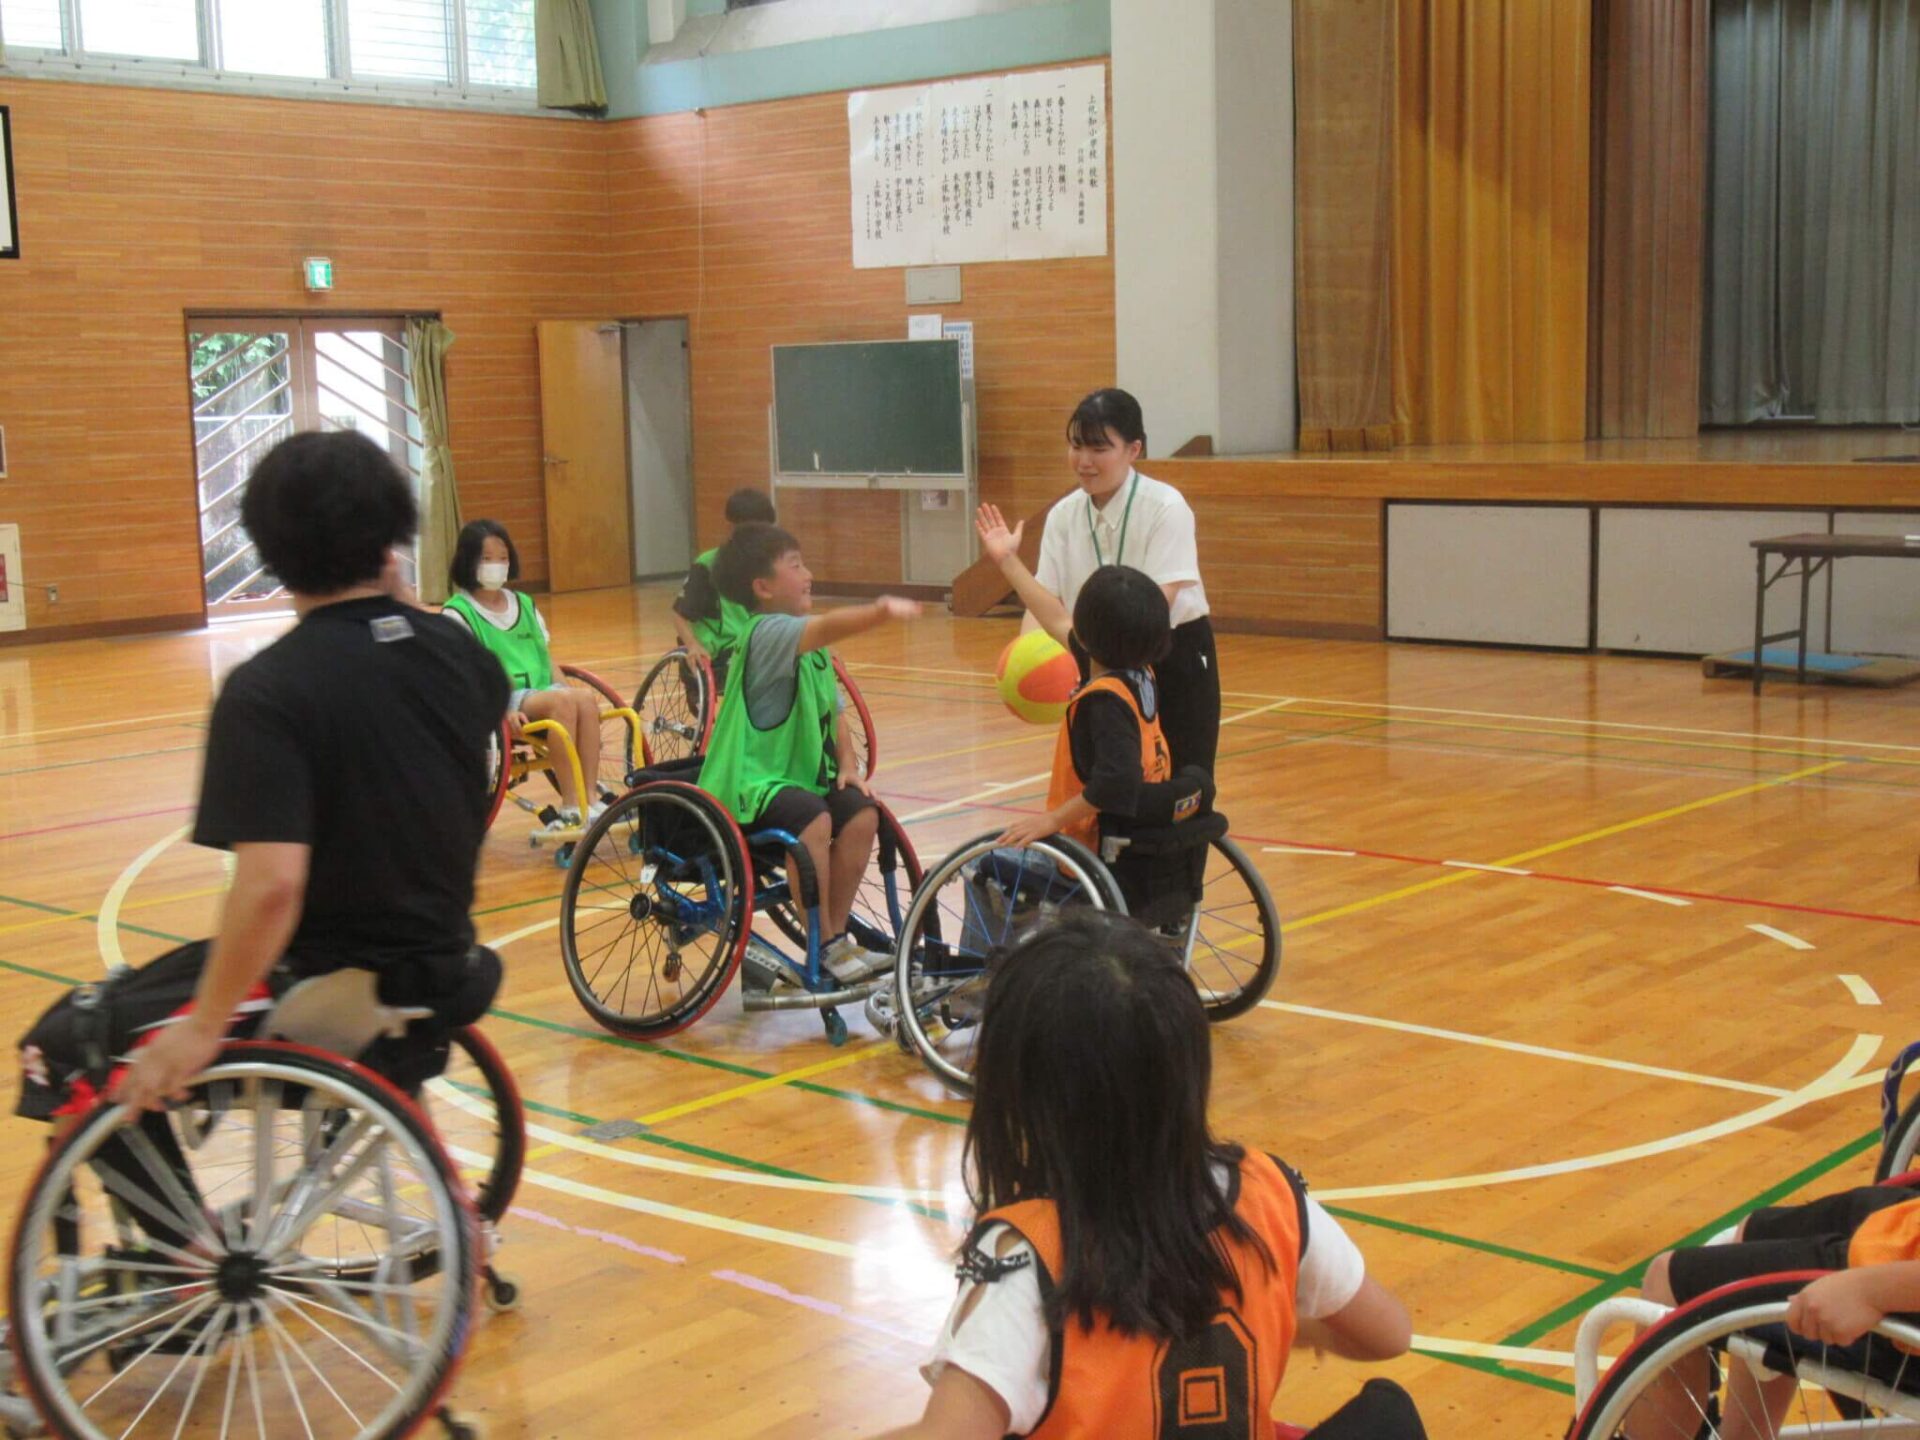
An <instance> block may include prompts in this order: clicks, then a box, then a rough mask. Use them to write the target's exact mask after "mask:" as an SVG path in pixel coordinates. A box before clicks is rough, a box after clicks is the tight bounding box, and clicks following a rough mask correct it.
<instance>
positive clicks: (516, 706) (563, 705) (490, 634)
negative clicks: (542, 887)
mask: <svg viewBox="0 0 1920 1440" xmlns="http://www.w3.org/2000/svg"><path fill="white" fill-rule="evenodd" d="M447 577H448V579H449V580H450V581H452V584H453V592H454V593H453V594H452V595H451V596H449V597H448V598H447V604H446V608H445V609H444V610H443V611H442V612H441V613H442V614H444V615H445V616H446V617H447V618H448V619H449V620H452V621H454V622H455V623H457V624H459V625H462V626H464V627H465V628H466V629H467V630H468V631H469V632H470V633H471V634H472V635H473V637H474V638H475V639H476V640H478V641H479V642H480V643H481V644H482V645H484V646H486V648H487V649H489V650H491V651H492V652H493V653H494V656H495V657H496V658H497V659H498V660H499V661H500V664H501V666H502V667H503V668H504V669H505V670H506V672H507V680H508V682H509V683H510V684H511V685H512V686H513V694H512V697H511V698H510V699H509V700H508V701H507V720H508V723H509V724H510V725H511V726H512V727H513V733H514V735H515V736H516V737H517V736H518V735H519V734H520V731H521V728H522V727H523V726H525V725H526V724H527V723H528V722H529V721H533V720H557V721H559V723H560V724H562V725H564V726H566V727H567V733H568V734H569V735H571V736H572V737H573V745H574V749H575V750H577V751H578V752H579V754H580V773H581V774H583V775H588V776H592V775H597V774H598V773H599V770H600V702H599V697H598V696H597V695H595V694H594V693H593V692H592V691H591V690H585V689H578V688H576V687H574V686H571V685H568V684H567V683H566V682H565V681H562V680H558V679H557V678H556V673H555V668H554V664H553V657H552V656H551V655H550V654H549V653H548V652H547V622H546V621H545V620H542V619H541V618H540V612H539V611H538V610H536V609H535V608H534V605H533V601H532V600H530V599H529V598H527V596H525V595H522V594H521V593H520V592H519V591H517V590H509V589H508V588H507V585H508V582H510V581H513V580H517V579H518V578H519V577H520V552H519V551H517V550H515V549H514V547H513V537H512V536H510V535H508V534H507V527H506V526H504V525H502V524H501V523H500V522H499V521H498V520H475V521H472V522H471V523H469V524H468V525H466V526H464V527H463V528H462V529H461V531H460V539H459V540H458V541H457V542H456V543H455V545H454V547H453V563H452V564H451V565H449V566H448V567H447ZM550 773H551V774H552V776H553V781H554V784H555V785H557V786H558V787H559V789H560V813H559V814H558V815H556V816H555V817H554V818H553V819H552V820H550V821H549V822H547V827H546V828H547V829H548V830H550V831H555V832H559V831H569V830H578V829H579V828H580V827H581V826H582V825H583V824H591V823H592V822H593V820H594V819H596V818H597V817H598V816H599V814H600V812H601V811H602V810H603V809H605V808H606V807H605V805H604V804H602V803H601V802H599V801H598V800H595V799H593V798H592V797H588V799H589V804H588V808H587V810H586V813H585V815H584V816H583V815H582V813H581V808H580V802H581V797H580V796H579V795H577V794H576V793H574V784H573V776H572V774H571V773H570V772H569V770H568V767H567V766H565V765H556V766H554V767H553V769H552V770H551V772H550Z"/></svg>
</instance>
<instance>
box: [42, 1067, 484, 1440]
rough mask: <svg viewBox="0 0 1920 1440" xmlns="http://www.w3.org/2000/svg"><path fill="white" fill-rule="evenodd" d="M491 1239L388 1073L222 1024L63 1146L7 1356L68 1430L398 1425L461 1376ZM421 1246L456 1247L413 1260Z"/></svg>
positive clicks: (332, 1429) (209, 1432) (136, 1432)
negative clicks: (194, 1051)
mask: <svg viewBox="0 0 1920 1440" xmlns="http://www.w3.org/2000/svg"><path fill="white" fill-rule="evenodd" d="M76 1236H77V1237H78V1243H75V1237H76ZM62 1237H65V1243H62ZM477 1247H478V1235H477V1225H476V1223H475V1219H474V1215H473V1212H472V1210H471V1209H470V1208H469V1206H468V1205H467V1203H466V1201H465V1199H464V1197H463V1194H462V1191H461V1187H460V1184H459V1181H458V1179H457V1177H456V1176H455V1174H454V1172H453V1168H452V1166H451V1165H450V1164H449V1162H448V1160H447V1157H446V1156H445V1154H444V1153H443V1152H442V1151H441V1149H440V1147H439V1145H438V1143H437V1142H436V1141H435V1140H434V1138H433V1134H432V1131H431V1129H430V1128H429V1127H428V1125H427V1122H426V1120H425V1118H424V1117H423V1116H422V1115H421V1114H420V1113H419V1111H417V1110H416V1109H415V1108H414V1107H413V1106H412V1105H411V1104H409V1103H408V1101H407V1100H406V1098H405V1097H404V1096H402V1095H401V1094H400V1093H399V1092H398V1091H397V1090H395V1089H393V1088H392V1087H391V1086H390V1085H388V1084H387V1083H386V1082H385V1081H383V1080H381V1079H379V1078H378V1077H377V1076H374V1075H373V1074H372V1073H371V1072H369V1071H366V1070H364V1069H361V1068H360V1067H358V1066H354V1065H351V1064H348V1063H347V1062H345V1061H341V1060H337V1059H334V1058H332V1057H330V1056H326V1055H322V1054H320V1053H318V1052H316V1051H312V1050H307V1049H303V1048H301V1047H298V1046H291V1045H280V1044H265V1043H256V1042H246V1043H239V1044H232V1045H228V1046H227V1047H226V1048H225V1049H223V1050H222V1051H221V1054H220V1057H219V1059H218V1060H217V1061H216V1062H215V1064H214V1065H213V1066H211V1067H210V1068H209V1069H208V1070H207V1071H206V1072H205V1073H204V1074H203V1075H201V1076H200V1077H199V1078H197V1079H196V1080H195V1081H194V1082H193V1085H192V1087H191V1098H190V1099H189V1100H188V1101H186V1102H185V1103H184V1104H182V1105H180V1106H178V1107H176V1108H175V1109H173V1110H171V1111H169V1112H167V1113H165V1114H162V1115H152V1116H146V1117H140V1116H135V1115H133V1114H130V1113H129V1112H128V1111H127V1110H126V1109H124V1108H123V1107H121V1106H117V1105H102V1106H100V1107H98V1108H96V1109H95V1110H94V1111H92V1112H91V1113H90V1114H89V1115H87V1116H86V1117H85V1118H84V1119H83V1120H82V1121H81V1122H80V1123H79V1125H78V1126H76V1127H75V1129H74V1130H73V1131H72V1132H71V1133H70V1134H69V1135H68V1136H67V1137H66V1138H65V1139H64V1140H62V1141H61V1142H59V1143H58V1144H57V1145H55V1146H54V1147H53V1148H52V1149H51V1150H50V1151H49V1152H48V1155H47V1158H46V1161H45V1163H44V1164H43V1165H42V1166H41V1169H40V1173H39V1174H38V1176H37V1177H36V1178H35V1180H34V1182H33V1185H32V1187H31V1188H30V1189H29V1191H28V1194H27V1199H26V1207H25V1211H24V1213H23V1214H22V1216H21V1220H20V1224H19V1228H18V1230H17V1231H16V1232H15V1235H14V1240H13V1255H12V1262H13V1263H12V1269H11V1273H10V1275H9V1279H8V1290H9V1304H10V1308H11V1321H12V1326H11V1339H12V1343H13V1346H14V1352H15V1357H16V1361H17V1366H16V1368H17V1371H18V1375H19V1378H20V1380H21V1381H22V1382H23V1383H24V1385H25V1387H26V1390H27V1393H28V1395H29V1396H30V1397H31V1399H32V1400H33V1403H34V1405H35V1407H36V1408H37V1409H38V1410H39V1412H40V1413H41V1415H42V1416H43V1417H44V1418H45V1420H46V1422H47V1425H48V1428H49V1430H50V1431H51V1432H52V1433H53V1434H55V1435H58V1436H62V1437H65V1440H83V1437H84V1440H107V1437H110V1436H111V1437H127V1440H141V1437H147V1436H152V1437H156V1440H161V1437H168V1436H174V1437H178V1436H182V1435H189V1434H190V1435H194V1436H208V1437H211V1436H214V1435H222V1436H224V1435H228V1434H239V1433H242V1432H243V1431H244V1432H245V1433H247V1434H250V1435H255V1434H257V1435H259V1436H261V1437H263V1440H277V1437H285V1440H295V1437H304V1440H376V1437H379V1440H385V1437H397V1436H401V1435H404V1434H406V1433H407V1432H408V1431H410V1430H412V1429H413V1428H414V1427H415V1426H416V1425H417V1424H418V1423H419V1422H420V1421H421V1420H422V1419H423V1418H424V1417H425V1416H427V1415H428V1414H430V1413H432V1412H433V1411H434V1410H435V1409H436V1408H437V1406H438V1404H439V1401H440V1398H441V1396H442V1394H443V1393H444V1391H445V1390H446V1388H447V1386H448V1384H449V1383H450V1382H451V1380H452V1377H453V1372H454V1369H455V1367H456V1365H457V1364H458V1362H459V1359H460V1354H461V1351H462V1350H463V1348H464V1346H465V1344H466V1340H467V1336H468V1332H469V1328H470V1326H471V1323H472V1309H473V1295H474V1278H475V1274H476V1271H477V1267H478V1263H479V1252H478V1248H477ZM423 1250H431V1251H432V1252H433V1253H434V1254H435V1255H440V1256H453V1257H455V1263H452V1264H449V1265H445V1266H438V1265H436V1266H434V1267H432V1269H431V1273H421V1271H420V1270H419V1269H418V1268H417V1267H416V1266H415V1264H414V1261H413V1257H414V1256H415V1255H417V1254H419V1253H421V1252H422V1251H423ZM349 1268H351V1269H354V1270H358V1271H362V1272H364V1273H366V1274H367V1275H369V1276H371V1277H372V1278H368V1279H349V1278H345V1277H344V1271H345V1270H347V1269H349ZM343 1352H344V1353H343Z"/></svg>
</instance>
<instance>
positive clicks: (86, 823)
mask: <svg viewBox="0 0 1920 1440" xmlns="http://www.w3.org/2000/svg"><path fill="white" fill-rule="evenodd" d="M191 809H193V806H191V805H162V806H161V807H160V808H159V809H157V810H133V811H130V812H128V813H127V814H125V815H101V816H97V817H96V818H94V819H92V820H70V821H68V822H66V823H65V824H62V825H42V826H40V828H39V829H37V830H13V831H9V832H8V833H7V834H5V835H0V841H7V840H30V839H32V838H33V837H34V836H35V835H57V834H59V833H60V832H61V831H63V830H91V829H93V828H94V827H95V826H96V825H119V824H121V823H122V822H124V821H127V820H151V819H152V818H153V817H154V816H155V815H178V814H179V813H180V812H181V811H182V810H191Z"/></svg>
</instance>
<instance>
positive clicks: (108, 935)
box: [94, 825, 193, 972]
mask: <svg viewBox="0 0 1920 1440" xmlns="http://www.w3.org/2000/svg"><path fill="white" fill-rule="evenodd" d="M192 828H193V827H192V826H190V825H182V826H181V827H180V828H179V829H178V830H169V831H168V832H167V833H166V834H165V835H162V836H161V837H160V838H159V839H158V840H156V841H154V842H153V844H151V845H149V846H148V847H147V848H146V849H144V850H142V851H141V852H140V853H139V854H138V855H136V856H135V857H134V858H133V860H132V861H131V862H130V863H129V864H128V865H127V868H126V869H124V870H122V871H121V872H120V876H119V878H118V879H116V880H115V881H114V882H113V884H111V885H109V886H108V887H107V895H106V898H105V899H104V900H102V901H101V902H100V909H99V910H98V911H97V912H95V917H94V940H95V943H96V944H97V945H98V946H99V947H100V959H101V962H102V963H103V964H104V965H105V966H106V968H107V970H108V971H109V972H111V971H112V970H113V969H114V968H115V967H117V966H121V965H124V964H126V963H127V954H126V951H124V950H122V949H121V948H120V907H121V905H122V904H123V903H124V902H125V901H126V898H127V891H129V890H131V889H132V888H133V882H134V881H135V880H138V879H139V878H140V872H141V871H142V870H145V869H146V868H147V866H149V865H151V864H152V863H153V862H154V861H155V860H157V859H159V858H160V855H161V853H162V852H163V851H165V850H166V848H167V847H168V846H169V845H171V844H173V842H174V841H176V840H178V839H180V838H181V837H182V836H183V835H185V834H186V833H187V832H188V831H189V830H191V829H192Z"/></svg>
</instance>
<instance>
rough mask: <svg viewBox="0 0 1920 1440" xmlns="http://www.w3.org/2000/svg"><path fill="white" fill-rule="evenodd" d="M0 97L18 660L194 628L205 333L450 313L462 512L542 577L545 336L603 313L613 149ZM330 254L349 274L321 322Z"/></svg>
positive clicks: (590, 143)
mask: <svg viewBox="0 0 1920 1440" xmlns="http://www.w3.org/2000/svg"><path fill="white" fill-rule="evenodd" d="M0 99H4V100H5V101H6V103H7V104H9V105H10V106H12V107H13V117H12V118H13V147H14V164H15V170H16V172H17V177H18V188H19V198H20V228H21V248H22V258H21V259H20V260H18V261H8V262H0V425H4V426H5V427H6V430H7V439H8V451H9V463H10V466H11V469H12V475H11V478H9V479H8V480H6V481H3V482H0V519H6V520H11V521H17V522H18V523H19V525H20V527H21V548H22V563H23V567H24V569H25V571H26V577H27V580H28V591H27V595H28V624H29V629H28V630H27V631H26V632H25V634H24V636H23V637H22V638H28V639H31V638H39V637H43V636H45V635H47V634H48V633H49V632H54V633H57V632H58V631H59V630H65V629H68V628H69V627H74V628H81V627H87V628H91V627H97V626H103V625H104V626H121V625H126V624H128V623H131V622H138V621H149V622H151V621H153V620H155V619H156V618H158V617H193V616H197V615H198V614H199V613H200V610H201V603H200V581H199V563H200V562H199V545H198V539H197V534H196V526H195V516H194V502H193V453H192V439H191V427H190V425H189V421H188V412H187V405H188V401H187V387H186V375H185V369H186V348H185V329H186V324H185V319H184V317H185V315H186V313H187V312H188V311H208V310H226V311H291V312H316V313H318V312H327V311H331V312H335V313H342V312H345V313H352V312H363V313H364V312H368V311H384V312H393V311H402V310H410V311H419V310H438V311H440V312H441V313H442V314H443V316H444V317H445V319H446V322H447V324H448V326H449V327H450V328H451V329H452V330H453V331H454V333H455V334H456V335H457V336H458V337H459V339H458V343H457V344H456V345H455V347H454V349H453V351H452V354H451V356H450V357H449V360H448V390H449V404H450V411H451V414H450V427H451V430H452V440H453V452H454V461H455V466H456V471H457V474H458V476H459V481H460V488H461V495H462V499H463V502H464V505H465V508H466V513H467V514H468V515H480V514H492V515H495V516H497V517H498V518H499V519H501V520H502V521H504V522H505V523H506V524H507V525H508V526H509V527H511V528H512V530H513V531H514V535H515V538H516V540H517V541H518V542H519V545H520V549H521V554H522V556H523V557H524V559H525V560H526V562H527V569H528V572H529V574H530V576H531V577H532V578H534V579H539V578H541V577H543V576H544V574H545V569H546V563H545V556H544V553H543V541H542V515H541V510H540V416H539V392H538V385H537V369H536V361H535V353H534V344H533V323H534V321H535V320H539V319H548V318H557V317H562V316H569V315H584V314H591V313H594V312H595V311H596V310H597V308H598V307H599V306H600V305H601V303H602V301H603V299H604V296H605V292H606V283H605V282H606V273H607V272H606V261H605V258H604V254H603V246H602V244H601V243H600V242H601V241H602V240H603V239H604V236H605V233H606V223H607V208H606V205H607V187H606V173H605V165H604V161H603V153H604V140H603V138H602V135H601V134H600V132H599V129H598V128H597V127H595V126H593V125H589V124H585V123H581V122H577V121H572V120H560V119H552V120H549V119H541V118H529V117H521V116H495V115H486V114H479V113H475V112H472V111H439V110H410V109H400V108H396V107H393V106H374V105H345V104H335V103H319V102H310V101H308V102H303V101H288V100H267V99H258V98H253V97H245V96H236V95H209V94H199V93H191V92H180V91H159V90H139V89H133V88H130V87H125V86H91V85H80V84H68V83H62V82H47V81H42V82H12V81H10V82H9V83H8V84H7V85H6V87H5V89H4V91H0ZM312 254H324V255H329V256H331V257H332V258H333V261H334V265H335V272H336V275H337V277H338V280H337V288H336V289H335V291H334V293H333V294H332V295H330V296H327V297H323V303H319V304H315V303H313V302H312V301H310V300H309V299H308V297H307V296H306V294H305V292H304V291H303V290H302V289H301V288H300V277H299V261H300V257H301V256H303V255H312ZM48 584H57V585H58V586H59V587H60V602H59V604H58V605H57V606H53V607H49V606H48V604H47V603H46V600H45V590H44V588H43V587H44V586H46V585H48Z"/></svg>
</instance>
